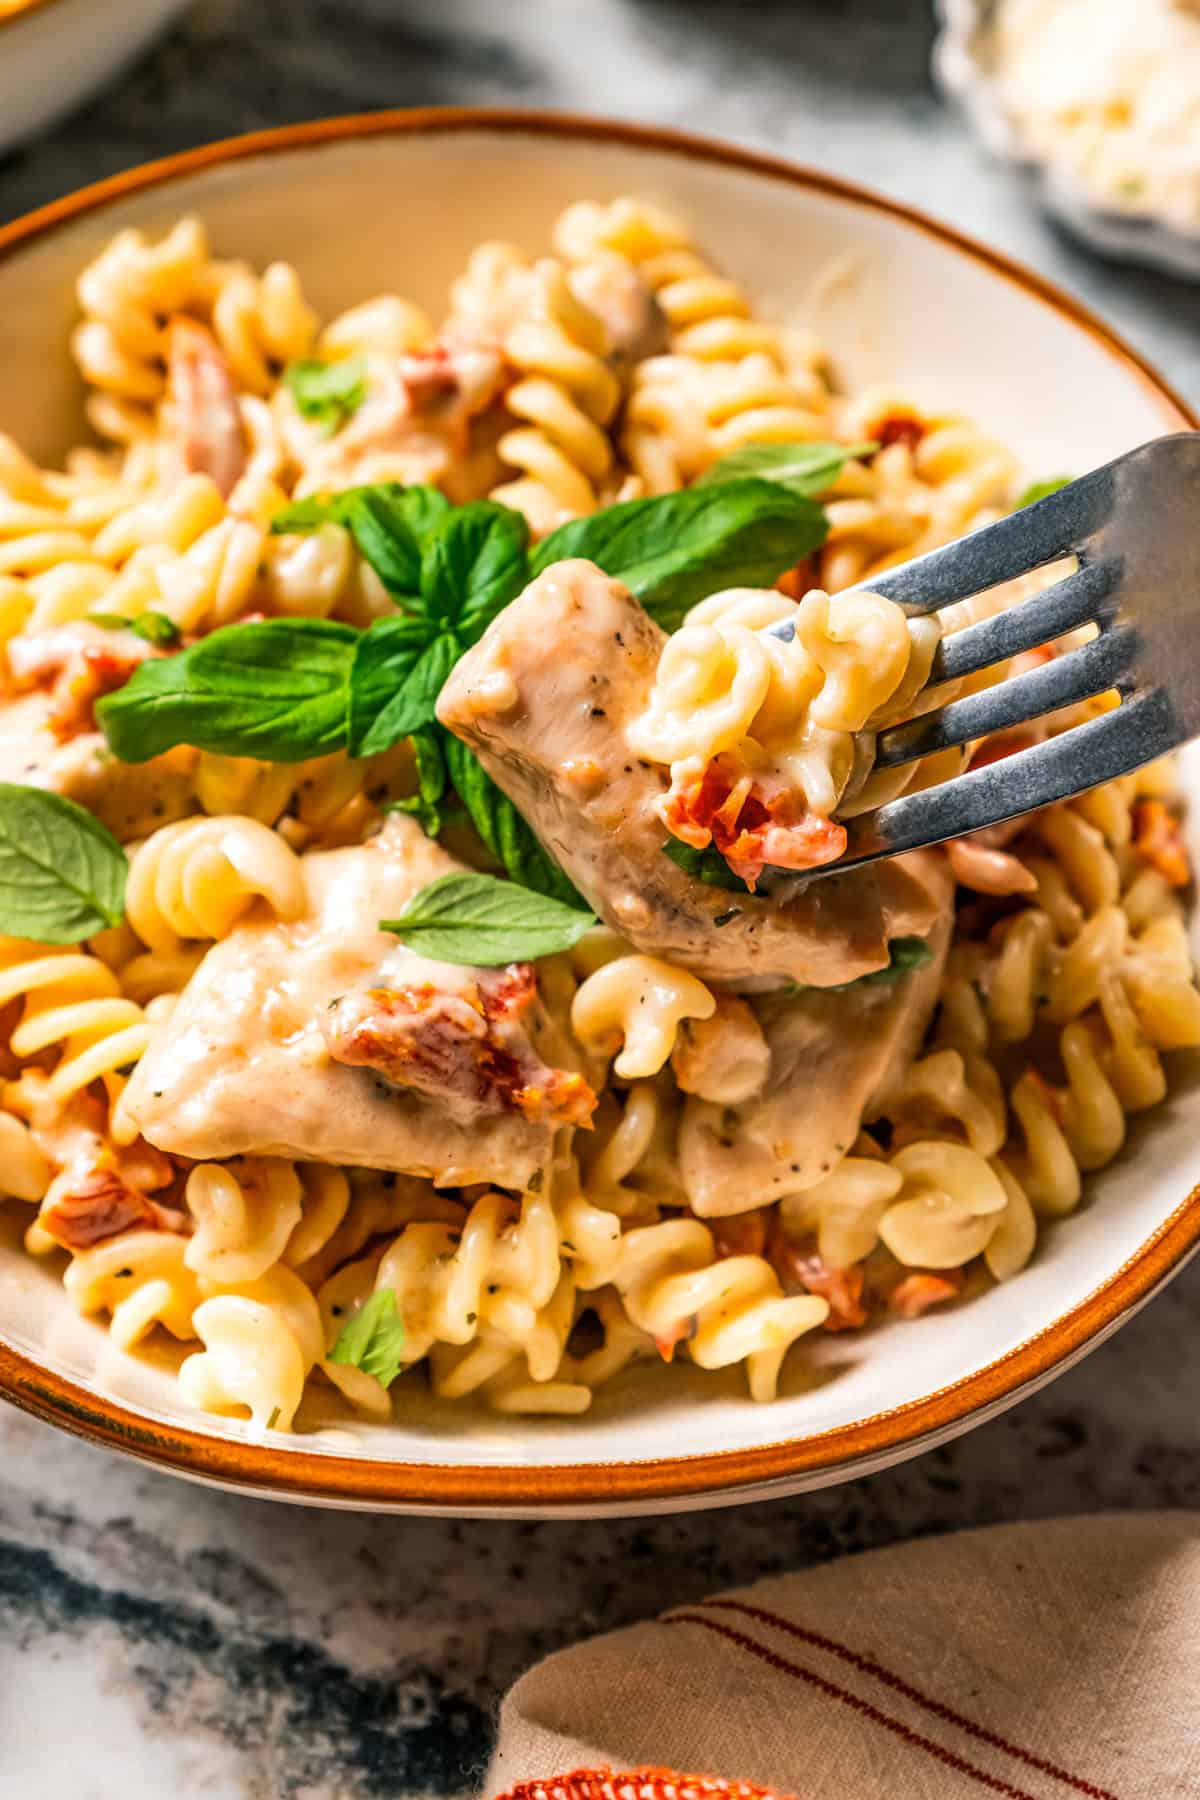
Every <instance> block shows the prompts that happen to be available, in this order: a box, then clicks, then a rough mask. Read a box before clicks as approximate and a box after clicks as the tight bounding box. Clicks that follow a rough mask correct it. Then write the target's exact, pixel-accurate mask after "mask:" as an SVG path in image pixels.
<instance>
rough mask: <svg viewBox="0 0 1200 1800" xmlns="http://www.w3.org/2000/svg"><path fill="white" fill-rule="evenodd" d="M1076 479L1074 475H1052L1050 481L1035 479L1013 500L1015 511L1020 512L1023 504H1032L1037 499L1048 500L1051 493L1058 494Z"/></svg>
mask: <svg viewBox="0 0 1200 1800" xmlns="http://www.w3.org/2000/svg"><path fill="white" fill-rule="evenodd" d="M1074 479H1075V477H1074V476H1073V475H1052V476H1051V477H1050V479H1049V480H1048V481H1034V482H1031V483H1030V485H1029V486H1028V487H1027V488H1026V489H1025V492H1024V493H1023V494H1021V495H1019V496H1018V498H1017V499H1016V500H1014V501H1013V511H1014V512H1020V510H1021V508H1022V507H1023V506H1032V505H1033V504H1034V502H1035V501H1037V500H1048V499H1049V498H1050V495H1051V494H1057V493H1058V492H1059V490H1060V489H1061V488H1065V487H1070V485H1071V483H1072V481H1073V480H1074Z"/></svg>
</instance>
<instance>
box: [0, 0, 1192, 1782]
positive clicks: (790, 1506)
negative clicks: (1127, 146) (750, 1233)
mask: <svg viewBox="0 0 1200 1800" xmlns="http://www.w3.org/2000/svg"><path fill="white" fill-rule="evenodd" d="M928 14H929V7H928V5H927V4H925V3H923V0H907V3H906V0H755V3H754V4H753V5H751V4H747V3H745V0H502V3H497V0H492V3H491V4H489V0H203V3H202V4H199V5H197V6H196V7H195V8H194V9H193V10H192V11H191V12H189V13H188V14H187V15H185V18H184V21H183V23H182V24H181V26H180V27H179V28H178V29H177V30H176V31H175V32H174V33H173V35H172V36H171V37H169V38H168V39H167V40H166V41H165V42H164V43H163V44H162V45H161V46H160V47H159V48H158V49H157V50H156V51H155V52H153V53H152V54H150V55H149V56H148V57H146V58H145V59H144V60H143V61H142V62H141V63H140V64H139V65H138V66H137V67H136V68H134V69H132V70H131V71H129V72H128V73H127V74H126V75H125V76H124V77H123V79H122V80H121V81H120V82H119V83H118V84H117V85H116V86H115V87H114V88H112V89H111V90H110V91H109V92H108V93H106V94H104V95H103V96H101V97H100V98H99V99H97V100H96V101H95V102H94V103H93V104H92V105H90V106H89V107H88V108H87V109H86V110H85V111H84V112H83V113H81V114H79V115H78V116H77V117H76V118H75V119H73V120H72V121H70V122H69V123H68V124H66V125H64V126H63V127H61V128H60V129H59V130H58V131H57V132H56V133H55V135H54V137H53V138H52V140H50V141H48V142H43V143H41V144H38V145H34V146H32V147H30V148H29V149H28V150H26V151H24V152H23V153H21V154H19V155H16V156H12V157H9V158H8V159H6V160H5V161H3V162H0V220H3V219H5V218H8V217H12V216H14V215H15V214H17V213H19V212H22V211H24V210H25V209H26V208H28V207H30V206H33V205H36V204H39V203H41V202H43V201H45V200H48V199H51V198H53V197H54V196H55V195H57V194H59V193H62V192H64V191H67V190H69V189H70V188H72V187H75V186H77V185H78V184H79V183H81V182H83V181H86V180H90V179H93V178H94V177H96V176H98V175H101V174H105V173H108V172H111V171H113V170H117V169H121V168H124V167H126V166H128V165H130V164H132V163H136V162H139V161H141V160H143V159H144V158H145V157H147V156H153V155H160V154H163V153H164V152H168V151H171V150H175V149H180V148H183V147H185V146H188V145H191V144H194V143H198V142H201V141H203V140H204V139H207V138H211V137H216V136H222V135H225V134H227V133H230V132H236V131H244V130H248V129H252V128H254V127H256V126H261V125H267V124H274V123H279V122H282V121H286V120H292V119H300V118H308V117H315V116H318V115H321V114H325V113H334V112H341V111H351V110H358V109H363V108H370V107H378V106H393V105H418V104H437V103H452V102H487V103H509V104H517V105H522V106H538V105H551V106H561V107H568V108H572V107H573V108H577V109H581V110H590V111H594V112H599V113H610V114H619V115H623V116H630V117H635V118H650V119H659V120H662V121H664V122H667V123H672V124H681V125H686V126H688V127H691V128H694V129H702V130H705V131H709V132H713V133H717V134H722V135H725V136H728V137H732V138H738V139H741V140H743V141H745V142H748V143H753V144H759V145H765V146H768V147H770V148H771V149H774V150H782V151H785V152H787V153H790V154H792V155H794V156H796V157H798V158H800V159H803V160H806V161H809V162H813V163H817V164H821V165H824V166H826V167H828V168H830V169H832V170H835V171H837V172H839V173H843V174H847V175H851V176H855V177H859V178H861V179H863V180H865V181H868V182H871V183H874V184H875V185H877V186H878V187H881V188H883V189H885V190H887V191H888V192H891V193H894V194H897V195H900V196H902V197H903V198H905V199H908V200H913V201H916V202H919V203H921V204H923V205H926V206H928V207H929V208H931V209H932V210H934V211H936V212H938V213H941V214H943V215H944V216H946V217H948V218H950V219H952V220H953V221H955V222H956V223H958V224H960V225H962V226H964V227H966V228H967V229H968V230H971V231H973V232H975V233H977V234H979V235H981V236H984V237H987V238H989V239H991V240H992V241H994V242H996V243H998V244H1000V245H1001V246H1003V247H1004V248H1005V249H1007V250H1009V251H1011V252H1013V253H1014V254H1016V255H1018V256H1020V257H1023V258H1024V259H1025V260H1027V261H1029V262H1031V263H1033V264H1035V265H1036V266H1037V267H1038V268H1039V269H1041V270H1043V271H1044V272H1045V273H1047V274H1049V275H1051V276H1052V277H1054V278H1055V279H1056V280H1058V281H1060V282H1062V283H1063V284H1065V285H1066V286H1067V287H1069V288H1072V289H1074V290H1075V291H1076V292H1078V293H1080V294H1081V295H1083V296H1084V297H1085V298H1086V299H1087V300H1089V301H1090V302H1091V303H1092V304H1093V305H1094V306H1096V307H1097V308H1099V309H1100V310H1101V311H1102V312H1104V313H1105V314H1106V315H1107V316H1108V317H1109V318H1111V319H1112V320H1113V321H1114V322H1115V323H1116V324H1117V325H1118V326H1120V327H1121V329H1122V330H1124V331H1125V332H1126V333H1127V334H1128V335H1129V336H1130V337H1131V338H1132V339H1133V340H1134V342H1135V343H1137V344H1138V345H1139V347H1141V348H1142V349H1143V350H1144V351H1145V352H1147V353H1148V354H1149V355H1150V356H1151V357H1152V358H1154V359H1155V360H1156V361H1157V362H1159V363H1160V365H1161V366H1162V367H1163V368H1164V369H1165V371H1166V372H1167V373H1168V374H1169V375H1170V376H1171V377H1172V378H1173V379H1174V381H1175V382H1176V383H1177V384H1178V385H1179V387H1180V388H1181V389H1182V390H1183V391H1184V392H1185V393H1187V394H1188V395H1189V396H1190V397H1191V398H1192V399H1193V400H1197V401H1200V333H1198V332H1197V330H1196V318H1197V291H1196V290H1195V289H1189V288H1186V287H1184V286H1183V285H1182V284H1177V283H1173V282H1171V281H1170V280H1168V279H1167V278H1165V277H1161V276H1153V275H1148V274H1140V273H1136V272H1133V271H1129V270H1125V269H1120V268H1115V267H1105V266H1103V265H1101V264H1098V263H1096V262H1094V261H1092V260H1091V259H1090V258H1088V257H1087V256H1085V255H1084V254H1083V253H1082V252H1080V251H1078V250H1077V249H1075V248H1074V247H1073V246H1072V245H1071V244H1069V243H1068V242H1067V241H1066V240H1065V239H1063V238H1062V237H1061V236H1060V235H1058V234H1057V233H1056V232H1055V231H1054V230H1053V229H1052V228H1051V227H1050V226H1048V225H1047V224H1046V223H1045V222H1043V221H1042V220H1041V219H1039V218H1038V217H1037V216H1036V215H1034V214H1033V213H1031V212H1030V211H1029V210H1028V208H1027V205H1026V202H1025V199H1024V196H1023V194H1022V193H1021V191H1020V188H1019V187H1018V186H1017V185H1016V184H1015V183H1014V181H1013V179H1012V178H1011V176H1010V175H1008V174H1007V173H1006V172H1005V171H1001V170H998V169H994V168H992V167H990V166H989V165H988V164H987V162H986V160H985V158H984V157H983V156H982V154H981V153H980V152H979V151H978V150H977V149H976V148H975V146H974V145H973V144H972V143H971V142H970V141H969V140H968V139H967V137H966V136H965V134H964V132H963V130H962V128H961V126H960V124H959V122H958V121H957V120H956V119H955V118H954V117H953V116H952V115H950V114H949V113H947V112H946V111H945V110H944V108H943V107H942V106H941V105H940V103H939V102H938V101H937V99H936V98H935V97H934V95H933V93H932V91H931V89H930V86H929V83H928V79H927V75H926V68H927V58H928V50H929V40H930V35H931V26H930V21H929V17H928ZM1198 1303H1200V1262H1198V1263H1196V1264H1194V1265H1193V1266H1192V1268H1191V1269H1190V1270H1188V1271H1186V1272H1185V1273H1184V1275H1183V1276H1182V1277H1181V1278H1180V1279H1179V1281H1177V1282H1176V1283H1175V1285H1174V1286H1173V1287H1172V1288H1171V1289H1170V1290H1169V1291H1168V1292H1167V1293H1166V1294H1165V1295H1164V1296H1163V1297H1162V1298H1161V1299H1160V1300H1158V1301H1157V1302H1156V1303H1155V1304H1154V1305H1153V1306H1152V1307H1150V1308H1149V1309H1148V1310H1146V1311H1145V1312H1143V1313H1142V1314H1141V1315H1140V1316H1139V1317H1138V1318H1137V1319H1136V1320H1134V1321H1133V1323H1132V1324H1131V1325H1130V1326H1129V1327H1128V1328H1127V1329H1126V1330H1125V1331H1123V1332H1122V1333H1121V1334H1120V1335H1119V1336H1118V1337H1117V1338H1116V1339H1114V1340H1113V1341H1112V1342H1110V1343H1109V1344H1108V1345H1107V1346H1106V1347H1105V1348H1104V1349H1103V1350H1101V1351H1098V1352H1097V1353H1096V1354H1095V1355H1094V1356H1093V1357H1091V1358H1090V1359H1089V1360H1088V1361H1087V1362H1085V1363H1084V1364H1082V1365H1081V1366H1080V1367H1079V1368H1078V1369H1076V1370H1075V1371H1074V1372H1073V1373H1071V1374H1070V1375H1068V1376H1066V1377H1065V1378H1064V1379H1063V1380H1062V1381H1060V1382H1059V1383H1057V1384H1056V1385H1055V1386H1054V1387H1052V1388H1051V1389H1050V1390H1049V1391H1047V1392H1046V1393H1044V1394H1042V1395H1041V1396H1039V1397H1037V1398H1035V1399H1033V1400H1031V1401H1029V1402H1027V1403H1026V1404H1025V1405H1024V1406H1023V1407H1021V1408H1019V1409H1018V1410H1017V1411H1015V1412H1013V1413H1011V1414H1009V1415H1008V1416H1006V1417H1005V1418H1002V1419H1000V1420H998V1421H997V1422H995V1423H994V1424H992V1425H990V1426H988V1427H986V1428H985V1429H983V1430H980V1431H978V1432H976V1433H974V1434H973V1435H972V1436H970V1437H968V1438H965V1439H962V1440H960V1441H959V1442H958V1443H957V1444H954V1445H951V1446H950V1447H949V1448H947V1449H944V1450H941V1451H938V1452H936V1453H933V1454H930V1455H928V1456H925V1457H923V1458H921V1459H919V1460H917V1461H915V1462H912V1463H909V1464H907V1465H905V1466H904V1467H901V1468H899V1469H896V1470H893V1471H891V1472H889V1473H886V1474H883V1475H878V1476H876V1477H874V1478H873V1479H871V1480H869V1481H864V1482H858V1483H854V1484H852V1485H849V1486H846V1487H842V1488H837V1489H832V1490H827V1491H825V1492H823V1493H820V1494H816V1495H813V1496H811V1497H809V1498H806V1499H799V1500H794V1501H788V1502H777V1503H774V1504H772V1505H769V1506H758V1507H751V1508H747V1509H744V1510H740V1511H732V1512H715V1513H707V1514H693V1515H691V1516H688V1517H680V1518H674V1519H671V1518H665V1519H661V1520H657V1521H655V1520H651V1521H645V1520H642V1521H636V1522H635V1521H630V1522H627V1523H591V1524H566V1523H564V1524H537V1525H519V1524H495V1523H472V1524H455V1523H442V1522H435V1521H431V1520H420V1519H414V1520H395V1519H392V1520H381V1519H369V1518H361V1517H357V1516H354V1515H350V1514H335V1513H321V1512H318V1511H309V1510H301V1509H292V1508H286V1507H278V1506H271V1505H268V1504H266V1503H264V1502H256V1501H249V1500H241V1499H236V1498H233V1497H230V1496H227V1495H223V1494H220V1493H215V1492H210V1491H208V1490H206V1489H202V1488H198V1487H191V1486H187V1485H184V1484H182V1483H178V1482H174V1481H171V1480H170V1479H168V1478H167V1477H166V1476H162V1475H158V1474H155V1473H153V1472H151V1471H149V1470H145V1469H142V1468H140V1467H139V1466H137V1465H135V1464H133V1463H129V1462H124V1461H121V1460H118V1459H116V1458H114V1457H110V1456H108V1455H106V1454H104V1453H102V1452H100V1451H98V1450H94V1449H91V1448H89V1447H87V1446H85V1445H83V1444H80V1443H76V1442H74V1441H72V1440H71V1439H69V1438H66V1437H63V1436H60V1435H58V1434H56V1433H54V1432H52V1431H50V1430H49V1429H47V1428H45V1427H43V1426H41V1425H37V1424H35V1423H33V1422H32V1421H30V1420H28V1419H25V1418H23V1417H21V1416H19V1415H17V1414H16V1413H12V1412H7V1411H6V1412H4V1413H3V1416H0V1791H2V1792H3V1793H5V1794H10V1793H11V1794H29V1793H34V1794H37V1795H39V1796H45V1797H46V1800H60V1796H61V1797H64V1800H65V1796H67V1795H70V1796H71V1800H117V1797H118V1796H120V1800H130V1796H139V1797H141V1796H146V1797H149V1800H158V1797H159V1796H167V1795H173V1794H175V1793H177V1792H179V1793H187V1794H188V1795H189V1796H204V1797H206V1800H207V1797H213V1800H234V1797H241V1796H246V1797H251V1800H269V1797H272V1796H281V1797H286V1800H351V1797H353V1800H358V1797H360V1796H361V1797H364V1800H390V1797H392V1796H426V1795H429V1796H445V1795H451V1794H457V1793H460V1792H464V1791H467V1790H469V1788H470V1786H471V1782H472V1777H473V1773H474V1772H475V1771H477V1770H478V1768H479V1767H480V1765H481V1764H482V1762H483V1760H484V1758H485V1756H486V1754H487V1750H488V1746H489V1742H490V1737H491V1729H492V1724H491V1721H492V1714H493V1708H494V1706H495V1703H496V1701H497V1699H498V1697H499V1695H500V1694H501V1693H502V1692H503V1690H504V1688H505V1686H506V1685H507V1684H508V1683H509V1681H510V1680H511V1679H512V1678H513V1677H514V1676H515V1675H516V1674H517V1673H518V1672H519V1671H520V1670H521V1669H522V1668H523V1667H525V1666H526V1665H527V1664H528V1663H529V1662H531V1661H532V1660H534V1659H535V1658H537V1657H538V1656H540V1655H542V1654H543V1653H544V1652H546V1651H547V1650H549V1649H551V1648H553V1647H554V1646H556V1645H559V1644H563V1643H566V1642H568V1641H570V1640H571V1639H573V1638H575V1637H578V1636H580V1635H583V1634H589V1633H593V1632H596V1631H598V1630H604V1629H607V1628H610V1627H613V1626H616V1625H619V1624H621V1623H623V1622H624V1621H627V1620H630V1619H633V1618H636V1617H638V1616H639V1615H641V1614H644V1613H646V1612H648V1611H651V1610H657V1609H659V1608H660V1607H662V1606H664V1605H666V1604H668V1603H672V1602H677V1601H680V1600H684V1599H687V1598H694V1597H698V1596H699V1595H701V1594H702V1593H704V1592H706V1591H710V1590H712V1589H714V1588H717V1587H720V1586H724V1585H728V1584H730V1583H733V1582H742V1581H746V1580H749V1579H751V1578H753V1577H754V1576H755V1575H757V1574H760V1573H766V1572H770V1571H774V1570H778V1569H782V1568H786V1567H794V1566H799V1565H802V1564H805V1563H811V1562H815V1561H819V1560H822V1559H824V1558H827V1557H830V1556H833V1555H836V1554H839V1553H842V1552H847V1551H855V1550H860V1549H864V1548H867V1547H870V1546H873V1545H878V1544H884V1543H888V1542H893V1541H895V1540H897V1539H900V1538H904V1537H908V1536H912V1535H915V1534H917V1533H927V1532H937V1531H945V1530H949V1529H952V1528H954V1527H957V1526H962V1525H973V1524H982V1523H986V1522H988V1521H991V1520H996V1519H1004V1518H1014V1517H1036V1516H1039V1515H1048V1514H1055V1513H1066V1512H1071V1511H1083V1510H1092V1509H1096V1508H1101V1507H1121V1508H1125V1507H1149V1506H1164V1505H1167V1506H1195V1505H1198V1504H1200V1454H1198V1452H1200V1424H1198V1423H1197V1414H1196V1409H1195V1404H1194V1383H1193V1382H1191V1381H1190V1380H1189V1378H1188V1375H1187V1372H1186V1370H1187V1364H1186V1362H1185V1359H1184V1357H1183V1355H1182V1354H1181V1348H1180V1347H1181V1345H1184V1344H1185V1343H1186V1342H1187V1341H1188V1338H1189V1335H1190V1331H1191V1329H1192V1326H1193V1320H1194V1318H1195V1314H1196V1309H1197V1304H1198Z"/></svg>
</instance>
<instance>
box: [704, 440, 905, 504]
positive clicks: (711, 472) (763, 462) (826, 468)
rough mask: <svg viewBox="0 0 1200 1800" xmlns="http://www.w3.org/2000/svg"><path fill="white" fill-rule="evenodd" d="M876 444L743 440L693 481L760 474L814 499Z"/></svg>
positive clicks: (706, 482) (795, 492)
mask: <svg viewBox="0 0 1200 1800" xmlns="http://www.w3.org/2000/svg"><path fill="white" fill-rule="evenodd" d="M878 448H879V445H878V444H875V443H866V444H820V443H813V444H746V445H744V446H743V448H742V449H741V450H732V451H731V452H730V454H729V455H728V456H723V457H722V458H721V460H720V462H715V463H713V465H712V467H711V468H709V469H705V471H704V473H703V475H701V477H700V479H699V481H697V482H696V484H695V485H696V486H697V487H710V486H711V485H712V483H713V482H714V481H739V480H741V479H742V477H743V476H746V475H761V477H762V478H763V480H764V481H777V482H778V483H779V484H780V486H781V487H785V488H789V489H790V490H791V492H792V493H793V494H803V495H804V497H805V498H806V499H810V500H816V499H818V498H819V497H820V495H822V494H823V493H825V492H826V490H827V489H828V488H830V487H832V486H833V483H834V482H835V481H836V480H837V478H838V476H839V475H840V474H841V472H842V470H843V469H844V468H845V466H846V464H847V463H848V462H856V461H857V460H858V458H859V457H862V456H872V455H874V453H875V451H876V450H878Z"/></svg>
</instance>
